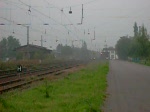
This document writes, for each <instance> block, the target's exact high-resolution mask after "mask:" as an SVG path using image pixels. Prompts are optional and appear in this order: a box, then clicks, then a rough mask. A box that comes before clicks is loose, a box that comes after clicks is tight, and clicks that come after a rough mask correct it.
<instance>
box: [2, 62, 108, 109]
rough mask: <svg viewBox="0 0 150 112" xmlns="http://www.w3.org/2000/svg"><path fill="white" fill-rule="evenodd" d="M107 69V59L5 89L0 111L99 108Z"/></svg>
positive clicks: (103, 96) (104, 87)
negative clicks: (36, 84)
mask: <svg viewBox="0 0 150 112" xmlns="http://www.w3.org/2000/svg"><path fill="white" fill-rule="evenodd" d="M108 69H109V68H108V63H105V64H98V65H97V64H92V65H90V66H88V67H87V68H85V69H82V70H80V71H79V72H76V73H73V74H69V75H68V76H66V77H65V78H63V79H58V80H56V81H51V82H49V81H48V80H46V81H43V84H42V85H41V86H39V87H35V88H32V89H30V90H24V91H23V92H13V93H7V94H5V95H3V96H2V97H1V98H0V112H100V107H101V106H102V105H103V102H104V99H105V97H106V93H105V90H106V87H107V82H106V75H107V73H108ZM46 92H48V95H49V97H46Z"/></svg>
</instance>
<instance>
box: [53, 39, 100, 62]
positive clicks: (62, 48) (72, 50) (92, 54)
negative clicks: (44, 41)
mask: <svg viewBox="0 0 150 112" xmlns="http://www.w3.org/2000/svg"><path fill="white" fill-rule="evenodd" d="M56 52H57V53H58V54H59V57H61V58H67V59H79V60H89V59H94V58H99V53H98V52H96V51H91V50H88V49H87V44H86V42H85V41H82V46H81V48H78V47H74V46H73V45H72V46H67V45H62V44H58V46H57V48H56Z"/></svg>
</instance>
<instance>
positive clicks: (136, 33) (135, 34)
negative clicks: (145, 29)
mask: <svg viewBox="0 0 150 112" xmlns="http://www.w3.org/2000/svg"><path fill="white" fill-rule="evenodd" d="M133 28H134V37H137V35H138V26H137V23H136V22H135V23H134V27H133Z"/></svg>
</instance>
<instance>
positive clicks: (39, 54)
mask: <svg viewBox="0 0 150 112" xmlns="http://www.w3.org/2000/svg"><path fill="white" fill-rule="evenodd" d="M15 50H16V51H17V53H18V54H22V59H35V58H36V59H42V58H44V57H45V56H48V55H49V54H50V53H51V52H52V50H49V49H47V48H45V47H41V46H37V45H31V44H28V45H24V46H21V47H18V48H16V49H15Z"/></svg>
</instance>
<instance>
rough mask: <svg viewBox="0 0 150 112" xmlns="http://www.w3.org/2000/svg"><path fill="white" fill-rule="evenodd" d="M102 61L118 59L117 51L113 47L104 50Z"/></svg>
mask: <svg viewBox="0 0 150 112" xmlns="http://www.w3.org/2000/svg"><path fill="white" fill-rule="evenodd" d="M101 58H102V59H117V54H116V50H115V48H113V47H108V48H103V50H102V52H101Z"/></svg>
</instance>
